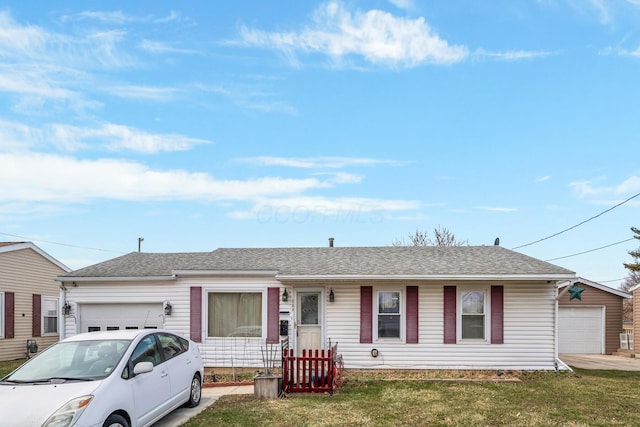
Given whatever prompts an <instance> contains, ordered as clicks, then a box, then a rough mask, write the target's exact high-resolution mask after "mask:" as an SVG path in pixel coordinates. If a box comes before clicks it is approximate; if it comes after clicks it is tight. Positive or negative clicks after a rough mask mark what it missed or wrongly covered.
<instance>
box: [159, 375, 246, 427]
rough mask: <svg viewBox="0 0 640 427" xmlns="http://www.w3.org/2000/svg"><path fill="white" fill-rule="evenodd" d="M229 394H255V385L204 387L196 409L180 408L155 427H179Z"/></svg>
mask: <svg viewBox="0 0 640 427" xmlns="http://www.w3.org/2000/svg"><path fill="white" fill-rule="evenodd" d="M227 394H253V385H234V386H227V387H203V388H202V400H201V401H200V404H199V405H198V406H196V407H195V408H186V407H182V408H178V409H176V410H175V411H173V412H172V413H170V414H169V415H167V416H166V417H164V418H163V419H161V420H160V421H158V422H157V423H155V424H154V425H153V427H177V426H179V425H181V424H184V423H185V422H187V420H188V419H190V418H192V417H195V416H196V415H198V414H199V413H200V412H202V411H204V410H205V409H206V408H208V407H209V406H211V405H212V404H213V403H214V402H215V401H216V400H218V399H219V398H220V396H225V395H227Z"/></svg>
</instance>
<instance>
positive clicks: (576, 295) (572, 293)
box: [569, 284, 584, 301]
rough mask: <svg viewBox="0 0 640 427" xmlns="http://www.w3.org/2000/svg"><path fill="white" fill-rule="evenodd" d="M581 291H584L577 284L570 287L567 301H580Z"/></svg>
mask: <svg viewBox="0 0 640 427" xmlns="http://www.w3.org/2000/svg"><path fill="white" fill-rule="evenodd" d="M582 291H584V289H583V288H581V287H580V286H578V285H577V284H575V285H573V286H572V287H570V288H569V301H571V300H572V299H579V300H580V301H582Z"/></svg>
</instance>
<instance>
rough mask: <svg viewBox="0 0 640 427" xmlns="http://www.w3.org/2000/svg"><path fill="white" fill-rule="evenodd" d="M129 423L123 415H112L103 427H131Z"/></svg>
mask: <svg viewBox="0 0 640 427" xmlns="http://www.w3.org/2000/svg"><path fill="white" fill-rule="evenodd" d="M130 426H131V425H130V424H129V421H127V419H126V418H125V417H123V416H122V415H118V414H111V415H109V418H107V420H106V421H105V422H104V424H102V427H130Z"/></svg>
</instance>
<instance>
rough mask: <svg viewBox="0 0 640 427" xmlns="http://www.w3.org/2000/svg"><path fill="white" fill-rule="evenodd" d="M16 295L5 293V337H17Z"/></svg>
mask: <svg viewBox="0 0 640 427" xmlns="http://www.w3.org/2000/svg"><path fill="white" fill-rule="evenodd" d="M15 301H16V300H15V294H14V293H13V292H5V293H4V337H5V338H13V337H14V336H15V335H14V334H15V321H16V316H15Z"/></svg>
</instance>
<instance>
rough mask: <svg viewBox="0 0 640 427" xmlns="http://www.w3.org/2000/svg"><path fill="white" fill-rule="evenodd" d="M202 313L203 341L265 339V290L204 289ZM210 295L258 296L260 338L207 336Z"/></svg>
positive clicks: (266, 309) (266, 314)
mask: <svg viewBox="0 0 640 427" xmlns="http://www.w3.org/2000/svg"><path fill="white" fill-rule="evenodd" d="M203 293H204V295H203V297H204V298H203V299H204V313H203V316H202V317H203V319H202V320H203V324H204V327H205V329H204V331H203V332H204V336H203V338H204V339H205V340H217V339H241V340H264V339H266V338H267V333H268V331H267V328H268V325H267V323H268V309H269V308H268V304H267V302H268V301H267V300H268V295H267V289H265V288H260V289H247V288H245V289H233V288H219V289H218V288H205V289H204V292H203ZM210 294H260V298H261V301H260V303H261V306H262V316H261V319H260V321H261V322H262V324H261V325H260V331H261V332H260V336H259V337H215V336H212V335H209V312H210V310H211V308H210V307H209V295H210Z"/></svg>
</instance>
